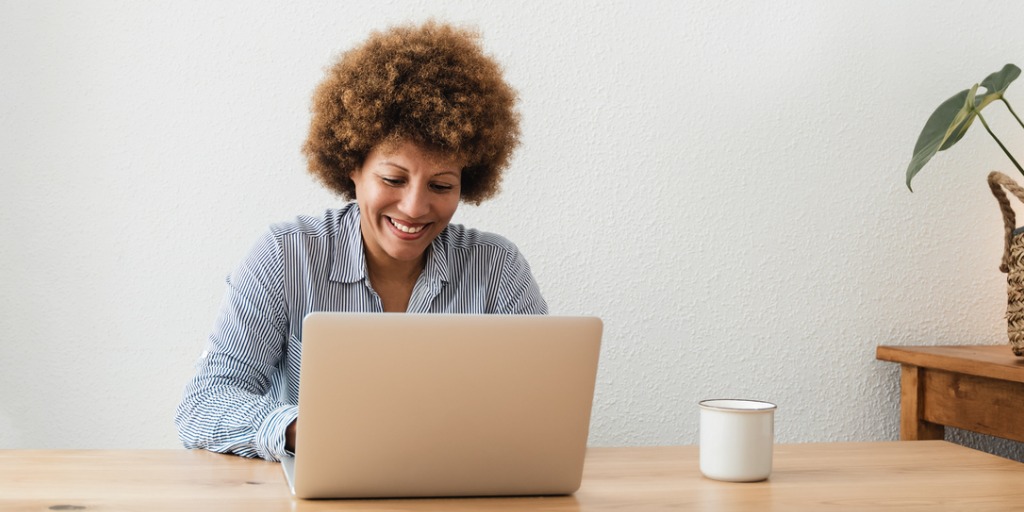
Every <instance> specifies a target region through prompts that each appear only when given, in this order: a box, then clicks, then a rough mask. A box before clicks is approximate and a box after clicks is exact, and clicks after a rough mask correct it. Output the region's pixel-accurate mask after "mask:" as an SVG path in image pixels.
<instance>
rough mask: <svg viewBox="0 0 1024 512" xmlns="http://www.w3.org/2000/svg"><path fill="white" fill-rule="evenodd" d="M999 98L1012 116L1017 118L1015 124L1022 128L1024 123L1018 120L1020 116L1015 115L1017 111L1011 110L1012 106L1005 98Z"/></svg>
mask: <svg viewBox="0 0 1024 512" xmlns="http://www.w3.org/2000/svg"><path fill="white" fill-rule="evenodd" d="M999 99H1000V100H1002V101H1003V104H1004V105H1006V108H1007V110H1009V111H1010V113H1011V114H1013V118H1014V119H1016V120H1017V124H1019V125H1020V127H1021V128H1024V123H1022V122H1020V118H1019V117H1017V113H1016V112H1014V111H1013V107H1011V106H1010V102H1009V101H1006V98H999Z"/></svg>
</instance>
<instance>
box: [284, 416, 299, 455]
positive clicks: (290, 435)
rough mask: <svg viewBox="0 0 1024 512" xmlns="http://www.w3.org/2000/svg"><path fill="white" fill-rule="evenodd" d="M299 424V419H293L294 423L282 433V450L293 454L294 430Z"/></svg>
mask: <svg viewBox="0 0 1024 512" xmlns="http://www.w3.org/2000/svg"><path fill="white" fill-rule="evenodd" d="M298 424H299V419H298V418H295V421H293V422H292V424H291V425H288V428H287V429H285V431H284V449H285V450H288V451H290V452H292V453H295V429H296V428H297V425H298Z"/></svg>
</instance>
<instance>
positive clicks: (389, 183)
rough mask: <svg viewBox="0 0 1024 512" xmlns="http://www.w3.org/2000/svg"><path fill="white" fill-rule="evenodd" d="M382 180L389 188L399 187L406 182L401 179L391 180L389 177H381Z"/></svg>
mask: <svg viewBox="0 0 1024 512" xmlns="http://www.w3.org/2000/svg"><path fill="white" fill-rule="evenodd" d="M380 180H381V181H383V182H384V184H385V185H387V186H389V187H397V186H400V185H401V184H402V183H404V180H402V179H400V178H389V177H387V176H381V177H380Z"/></svg>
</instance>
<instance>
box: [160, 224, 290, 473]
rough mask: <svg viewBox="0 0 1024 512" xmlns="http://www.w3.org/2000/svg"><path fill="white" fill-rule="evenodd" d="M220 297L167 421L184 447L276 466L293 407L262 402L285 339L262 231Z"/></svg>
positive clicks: (277, 256)
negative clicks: (193, 367) (173, 415)
mask: <svg viewBox="0 0 1024 512" xmlns="http://www.w3.org/2000/svg"><path fill="white" fill-rule="evenodd" d="M227 284H228V291H227V295H226V296H225V299H224V303H223V304H222V306H221V310H220V314H219V315H218V318H217V321H216V323H215V326H214V329H213V333H212V334H211V335H210V340H209V344H208V345H207V349H206V351H205V352H204V353H203V356H202V357H201V358H200V360H199V362H198V363H197V365H196V366H197V368H196V374H195V377H193V379H192V380H191V382H190V383H189V384H188V385H187V387H186V388H185V393H184V396H183V398H182V401H181V404H180V405H179V406H178V410H177V416H176V418H175V423H176V424H177V427H178V435H179V437H180V438H181V440H182V443H183V444H184V445H185V447H187V448H205V449H207V450H211V451H215V452H222V453H236V454H238V455H243V456H246V457H261V458H264V459H267V460H277V459H279V458H280V457H281V456H282V455H284V454H285V431H286V429H287V428H288V426H289V425H290V424H291V423H292V422H293V421H294V420H295V418H296V417H297V416H298V407H297V406H295V405H291V404H286V403H282V402H280V401H277V400H273V399H271V398H270V397H268V396H267V393H268V391H269V390H270V384H271V377H272V376H273V374H274V373H275V372H276V371H277V366H278V363H279V361H280V360H281V358H282V357H283V354H284V350H285V348H286V343H287V339H288V317H287V314H286V309H285V302H284V283H283V262H282V258H281V250H280V247H279V245H278V243H277V241H276V240H275V239H274V238H273V236H271V235H270V234H269V233H268V234H267V235H266V236H264V237H263V238H262V239H261V240H260V241H259V242H257V243H256V244H255V245H254V246H253V248H252V250H251V251H250V252H249V255H248V256H247V257H246V258H245V260H244V261H243V262H242V263H241V264H240V265H239V266H238V268H236V269H235V271H234V272H232V273H231V275H230V276H228V279H227Z"/></svg>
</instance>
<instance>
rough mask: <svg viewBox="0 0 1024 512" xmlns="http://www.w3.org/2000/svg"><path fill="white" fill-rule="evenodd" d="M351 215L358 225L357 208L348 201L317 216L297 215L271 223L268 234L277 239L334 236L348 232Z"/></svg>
mask: <svg viewBox="0 0 1024 512" xmlns="http://www.w3.org/2000/svg"><path fill="white" fill-rule="evenodd" d="M352 217H355V225H356V226H358V225H359V219H358V209H356V208H354V207H353V204H352V203H350V204H347V205H345V206H344V207H342V208H337V209H328V210H325V211H324V212H323V214H321V215H319V216H312V215H299V216H297V217H295V218H294V219H292V220H290V221H285V222H277V223H275V224H271V226H270V228H269V230H268V234H269V235H270V237H272V238H274V239H276V240H279V241H282V240H286V239H288V240H298V239H318V238H334V237H337V236H339V235H343V234H345V233H347V232H348V230H349V229H350V225H351V220H352Z"/></svg>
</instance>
